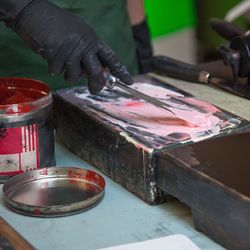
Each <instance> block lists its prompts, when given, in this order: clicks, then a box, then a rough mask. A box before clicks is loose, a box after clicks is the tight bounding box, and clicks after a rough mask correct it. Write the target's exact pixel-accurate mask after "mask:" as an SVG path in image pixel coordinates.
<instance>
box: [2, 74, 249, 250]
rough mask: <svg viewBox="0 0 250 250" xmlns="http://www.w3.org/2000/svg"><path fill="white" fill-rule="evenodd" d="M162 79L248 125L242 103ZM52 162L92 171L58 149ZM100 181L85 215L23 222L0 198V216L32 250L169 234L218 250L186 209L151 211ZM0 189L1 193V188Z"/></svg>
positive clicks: (172, 204) (164, 207)
mask: <svg viewBox="0 0 250 250" xmlns="http://www.w3.org/2000/svg"><path fill="white" fill-rule="evenodd" d="M163 79H164V80H165V81H167V82H169V83H170V84H172V85H174V86H176V87H178V88H181V89H183V90H185V91H187V92H189V93H191V94H194V95H195V96H197V97H199V98H201V99H204V100H207V101H209V102H211V103H213V104H215V105H217V106H219V107H221V108H224V109H226V110H228V111H230V112H232V113H234V114H236V115H239V116H241V117H243V118H245V119H248V120H250V109H249V103H250V102H249V101H248V100H246V99H243V98H240V97H237V96H234V95H232V94H229V93H226V92H224V91H222V90H219V89H216V88H212V87H209V86H204V85H199V84H193V83H187V82H183V81H179V80H178V81H177V80H173V79H170V78H163ZM56 160H57V165H58V166H76V167H83V168H87V169H94V168H93V167H91V166H90V165H88V164H87V163H85V162H84V161H82V160H81V159H80V158H78V157H76V156H74V155H73V154H72V153H70V152H69V151H67V150H66V149H65V148H64V147H63V146H61V145H59V144H58V143H57V144H56ZM94 170H95V171H97V172H99V171H98V170H96V169H94ZM99 173H100V172H99ZM104 178H105V180H106V193H105V196H104V199H103V201H102V202H101V203H100V204H99V205H98V206H96V207H94V208H93V209H91V210H89V211H86V212H83V213H80V214H77V215H73V216H68V217H61V218H52V219H47V218H46V219H45V218H33V217H28V216H23V215H19V214H16V213H14V212H12V211H10V210H9V209H7V208H6V207H5V205H4V204H3V199H2V192H1V194H0V216H2V217H3V218H4V219H5V220H6V221H7V222H8V223H9V224H10V225H11V226H12V227H13V228H14V229H16V230H17V231H18V232H19V233H20V234H21V235H22V236H23V237H24V238H25V239H26V240H27V241H28V242H30V244H32V245H33V246H34V247H35V248H36V249H46V250H47V249H53V250H56V249H98V248H103V247H109V246H114V245H120V244H125V243H132V242H138V241H143V240H147V239H153V238H159V237H163V236H167V235H171V234H184V235H186V236H187V237H189V238H190V239H191V240H192V241H193V242H194V243H195V244H196V245H197V246H199V247H200V248H201V249H211V250H212V249H213V250H214V249H223V248H222V247H220V246H219V245H218V244H216V243H215V242H213V241H212V240H210V239H209V238H208V237H206V236H205V235H204V234H202V233H200V232H198V231H196V230H195V229H194V226H193V222H192V216H191V212H190V209H189V208H188V207H187V206H185V205H184V204H182V203H180V202H178V201H171V202H167V203H165V204H162V205H157V206H150V205H148V204H146V203H145V202H143V201H142V200H140V199H139V198H137V197H136V196H134V195H133V194H131V193H129V192H128V191H126V190H125V189H123V188H122V187H121V186H120V185H119V184H117V183H115V182H114V181H112V180H111V179H109V178H108V177H106V176H104ZM0 188H1V189H2V185H0ZM0 230H1V229H0Z"/></svg>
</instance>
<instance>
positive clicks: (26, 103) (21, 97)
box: [0, 78, 50, 114]
mask: <svg viewBox="0 0 250 250" xmlns="http://www.w3.org/2000/svg"><path fill="white" fill-rule="evenodd" d="M49 93H50V88H49V86H47V85H45V84H44V83H42V82H40V81H37V80H33V79H28V78H0V110H1V109H2V110H5V113H6V114H16V113H27V112H30V111H32V110H33V109H35V108H36V107H37V106H36V104H35V103H34V102H36V101H37V100H39V99H41V98H42V97H46V96H47V95H48V94H49Z"/></svg>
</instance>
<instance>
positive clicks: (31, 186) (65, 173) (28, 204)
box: [3, 167, 105, 217]
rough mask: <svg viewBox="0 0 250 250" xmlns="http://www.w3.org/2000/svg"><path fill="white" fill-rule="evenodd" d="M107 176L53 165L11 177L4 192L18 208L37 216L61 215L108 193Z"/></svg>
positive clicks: (83, 207)
mask: <svg viewBox="0 0 250 250" xmlns="http://www.w3.org/2000/svg"><path fill="white" fill-rule="evenodd" d="M104 189H105V180H104V178H103V177H102V176H100V175H99V174H97V173H96V172H94V171H91V170H86V169H82V168H76V167H49V168H42V169H39V170H32V171H29V172H26V173H23V174H19V175H16V176H14V177H12V178H10V179H9V180H8V181H6V182H5V184H4V185H3V196H4V200H5V201H6V203H7V205H8V207H9V208H10V209H12V210H14V211H15V212H18V213H21V214H25V215H30V216H36V217H58V216H65V215H71V214H75V213H79V212H83V211H85V210H87V209H90V208H92V207H94V206H95V205H97V204H98V203H99V202H100V201H101V199H102V198H103V196H104Z"/></svg>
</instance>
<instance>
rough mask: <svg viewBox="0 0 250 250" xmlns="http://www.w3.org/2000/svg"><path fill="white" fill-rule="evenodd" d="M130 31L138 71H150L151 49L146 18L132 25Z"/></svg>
mask: <svg viewBox="0 0 250 250" xmlns="http://www.w3.org/2000/svg"><path fill="white" fill-rule="evenodd" d="M132 32H133V37H134V41H135V47H136V56H137V62H138V67H139V72H140V73H147V72H151V71H152V56H153V49H152V46H151V39H150V32H149V28H148V25H147V21H146V19H145V20H144V21H143V22H141V23H139V24H136V25H133V26H132Z"/></svg>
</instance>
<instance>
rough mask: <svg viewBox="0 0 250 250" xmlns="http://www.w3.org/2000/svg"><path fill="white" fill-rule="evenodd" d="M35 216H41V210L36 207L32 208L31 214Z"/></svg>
mask: <svg viewBox="0 0 250 250" xmlns="http://www.w3.org/2000/svg"><path fill="white" fill-rule="evenodd" d="M33 213H34V214H35V215H40V214H41V209H40V208H38V207H36V208H34V212H33Z"/></svg>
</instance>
